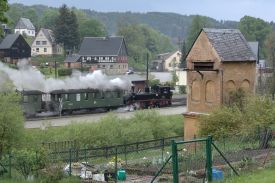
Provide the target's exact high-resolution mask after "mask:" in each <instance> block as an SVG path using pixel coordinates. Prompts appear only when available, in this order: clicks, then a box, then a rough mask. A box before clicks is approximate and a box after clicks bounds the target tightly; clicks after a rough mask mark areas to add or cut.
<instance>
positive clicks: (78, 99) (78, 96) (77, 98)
mask: <svg viewBox="0 0 275 183" xmlns="http://www.w3.org/2000/svg"><path fill="white" fill-rule="evenodd" d="M80 99H81V98H80V93H77V94H76V101H77V102H79V101H80Z"/></svg>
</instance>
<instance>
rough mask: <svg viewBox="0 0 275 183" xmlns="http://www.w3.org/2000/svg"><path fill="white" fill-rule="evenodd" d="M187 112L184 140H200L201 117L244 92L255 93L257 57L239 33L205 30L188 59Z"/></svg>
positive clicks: (237, 31)
mask: <svg viewBox="0 0 275 183" xmlns="http://www.w3.org/2000/svg"><path fill="white" fill-rule="evenodd" d="M186 63H187V65H186V67H187V68H186V70H187V92H188V95H187V112H186V113H184V139H185V140H190V139H193V138H194V136H195V135H196V136H198V128H199V121H198V118H199V117H200V115H206V114H207V113H209V112H211V111H212V110H213V109H214V108H217V107H219V106H221V105H222V104H224V103H225V102H226V101H228V100H229V93H230V92H231V91H235V90H237V89H239V88H242V89H243V90H245V91H246V92H252V93H254V92H255V77H256V76H255V75H256V55H255V53H254V52H253V51H252V49H251V47H250V46H249V44H248V42H247V41H246V39H245V38H244V36H243V35H242V33H241V32H240V31H239V30H237V29H206V28H204V29H202V30H201V32H200V33H199V35H198V37H197V39H196V40H195V42H194V44H193V45H192V47H191V49H190V51H189V53H188V54H187V57H186Z"/></svg>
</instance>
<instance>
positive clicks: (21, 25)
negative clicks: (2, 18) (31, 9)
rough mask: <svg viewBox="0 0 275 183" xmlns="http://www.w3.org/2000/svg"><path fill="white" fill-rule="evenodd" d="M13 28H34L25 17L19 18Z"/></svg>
mask: <svg viewBox="0 0 275 183" xmlns="http://www.w3.org/2000/svg"><path fill="white" fill-rule="evenodd" d="M15 29H29V30H35V27H34V26H33V24H32V22H31V21H30V19H27V18H20V19H19V21H18V22H17V24H16V26H15Z"/></svg>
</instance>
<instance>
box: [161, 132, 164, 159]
mask: <svg viewBox="0 0 275 183" xmlns="http://www.w3.org/2000/svg"><path fill="white" fill-rule="evenodd" d="M161 145H162V147H161V163H163V158H164V157H163V153H164V138H163V137H162V139H161Z"/></svg>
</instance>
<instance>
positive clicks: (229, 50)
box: [203, 28, 256, 61]
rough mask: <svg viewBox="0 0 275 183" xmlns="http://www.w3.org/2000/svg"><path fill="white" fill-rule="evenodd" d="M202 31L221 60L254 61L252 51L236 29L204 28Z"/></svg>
mask: <svg viewBox="0 0 275 183" xmlns="http://www.w3.org/2000/svg"><path fill="white" fill-rule="evenodd" d="M203 31H204V32H205V33H206V35H207V37H208V39H209V41H210V43H211V44H212V45H213V47H214V48H215V50H216V51H217V53H218V55H219V56H220V58H221V61H256V58H255V55H254V53H253V51H252V50H251V48H250V46H249V45H248V43H247V41H246V39H245V38H244V36H243V35H242V33H241V32H240V31H239V30H238V29H208V28H204V29H203Z"/></svg>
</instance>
